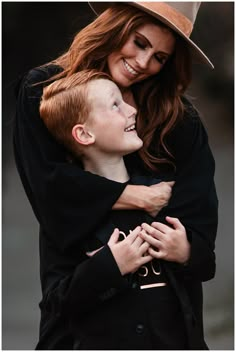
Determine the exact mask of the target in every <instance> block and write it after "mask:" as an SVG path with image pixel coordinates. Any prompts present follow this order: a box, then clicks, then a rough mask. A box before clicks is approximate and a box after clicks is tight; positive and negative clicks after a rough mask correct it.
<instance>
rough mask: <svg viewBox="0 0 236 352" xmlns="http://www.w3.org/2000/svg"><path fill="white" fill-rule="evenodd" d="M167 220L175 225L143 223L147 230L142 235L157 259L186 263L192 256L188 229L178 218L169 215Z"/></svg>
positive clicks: (150, 251) (152, 254) (150, 252)
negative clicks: (187, 233)
mask: <svg viewBox="0 0 236 352" xmlns="http://www.w3.org/2000/svg"><path fill="white" fill-rule="evenodd" d="M166 220H167V221H168V222H169V223H170V224H171V225H172V226H173V227H169V226H167V225H165V224H162V223H160V222H153V223H152V224H151V225H148V224H146V223H144V224H142V228H143V229H144V230H145V232H146V233H145V232H141V233H140V235H139V236H140V237H141V238H142V239H143V240H144V241H146V242H148V243H149V244H150V248H149V249H148V253H149V254H150V255H151V256H152V257H153V258H157V259H164V260H167V261H171V262H177V263H180V264H185V263H187V262H188V260H189V258H190V250H191V245H190V243H189V242H188V239H187V235H186V230H185V228H184V226H183V225H182V224H181V222H180V221H179V220H178V219H177V218H172V217H169V216H167V217H166Z"/></svg>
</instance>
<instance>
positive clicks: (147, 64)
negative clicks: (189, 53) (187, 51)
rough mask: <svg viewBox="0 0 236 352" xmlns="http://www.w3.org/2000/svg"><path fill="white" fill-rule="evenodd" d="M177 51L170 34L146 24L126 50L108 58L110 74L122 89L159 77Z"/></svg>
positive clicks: (131, 39) (122, 49) (123, 48)
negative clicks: (158, 74) (154, 76)
mask: <svg viewBox="0 0 236 352" xmlns="http://www.w3.org/2000/svg"><path fill="white" fill-rule="evenodd" d="M174 49H175V37H174V35H173V33H172V32H171V31H170V30H167V29H163V28H162V27H160V26H158V25H156V24H153V23H146V24H144V25H142V26H140V27H138V28H137V30H136V31H134V32H132V33H131V34H130V36H129V37H128V39H127V41H126V43H125V44H124V45H123V47H122V48H120V49H118V50H117V51H115V52H113V53H111V54H110V55H109V56H108V60H107V63H108V69H109V72H110V74H111V76H112V78H113V80H114V81H115V83H117V84H118V86H119V87H120V88H127V87H130V86H131V85H132V84H134V83H137V82H139V81H142V80H144V79H146V78H148V77H150V76H153V75H156V74H157V73H158V72H159V71H160V70H161V69H162V68H163V66H164V64H165V63H166V61H167V60H168V58H169V57H170V56H171V54H172V53H173V51H174Z"/></svg>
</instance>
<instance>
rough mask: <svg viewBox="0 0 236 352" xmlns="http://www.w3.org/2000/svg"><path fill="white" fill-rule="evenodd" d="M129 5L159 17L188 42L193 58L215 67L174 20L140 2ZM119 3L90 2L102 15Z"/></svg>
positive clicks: (94, 10)
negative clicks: (171, 20)
mask: <svg viewBox="0 0 236 352" xmlns="http://www.w3.org/2000/svg"><path fill="white" fill-rule="evenodd" d="M125 3H126V4H128V5H131V6H134V7H137V8H138V9H140V10H142V11H144V12H146V13H148V14H149V15H151V16H153V17H155V18H157V19H158V20H159V21H161V22H162V23H164V24H165V25H167V26H168V27H170V28H171V29H172V30H173V31H174V32H176V33H177V34H179V35H180V36H181V37H182V38H183V39H184V40H185V41H186V43H187V44H188V45H189V48H190V52H191V53H192V56H193V58H194V59H195V60H196V61H197V62H201V63H203V64H206V65H207V66H208V67H210V68H211V69H213V68H214V65H213V64H212V62H211V61H210V60H209V58H208V57H207V56H206V55H205V54H204V52H203V51H202V50H201V49H200V48H199V47H198V46H197V45H196V44H195V43H194V42H193V41H192V40H191V39H190V38H189V37H187V36H186V35H185V34H184V33H183V32H182V31H181V30H180V29H179V28H177V27H176V26H175V25H174V24H173V23H172V22H170V21H169V20H168V19H166V18H165V17H163V16H162V15H160V14H158V13H156V12H153V11H152V10H150V9H148V8H146V7H144V6H143V5H141V4H140V3H138V2H125ZM114 4H117V2H114V1H106V2H100V1H98V2H89V5H90V7H91V9H92V10H93V12H94V13H95V14H96V15H100V14H101V13H102V12H104V11H105V10H107V9H108V8H109V7H111V6H112V5H114Z"/></svg>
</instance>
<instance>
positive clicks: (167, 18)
mask: <svg viewBox="0 0 236 352" xmlns="http://www.w3.org/2000/svg"><path fill="white" fill-rule="evenodd" d="M115 3H116V2H111V1H106V2H100V1H97V2H89V5H90V7H91V8H92V10H93V11H94V12H95V14H96V15H100V14H101V13H102V12H103V11H105V10H106V9H108V8H109V7H111V6H112V5H114V4H115ZM117 3H120V4H122V3H126V4H128V5H131V6H134V7H137V8H138V9H140V10H142V11H144V12H146V13H148V14H149V15H151V16H153V17H155V18H157V19H158V20H159V21H161V22H163V23H164V24H165V25H167V26H168V27H170V28H171V29H172V30H173V31H175V32H176V33H178V34H179V35H180V36H181V37H182V38H184V40H185V41H186V43H187V44H188V45H189V48H190V52H191V53H192V55H193V58H194V59H195V60H196V61H197V62H201V63H204V64H206V65H208V66H209V67H210V68H214V65H213V64H212V62H211V61H210V60H209V58H208V57H207V56H206V55H205V54H204V52H203V51H202V50H201V49H200V48H199V47H198V46H197V45H196V44H195V43H194V42H193V41H192V40H191V39H190V34H191V33H192V30H193V26H194V22H195V19H196V17H197V13H198V10H199V7H200V5H201V2H190V1H187V2H180V1H174V2H156V1H155V2H136V1H132V2H117Z"/></svg>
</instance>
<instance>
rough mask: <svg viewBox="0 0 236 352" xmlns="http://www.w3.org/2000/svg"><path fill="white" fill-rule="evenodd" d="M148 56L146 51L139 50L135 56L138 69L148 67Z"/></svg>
mask: <svg viewBox="0 0 236 352" xmlns="http://www.w3.org/2000/svg"><path fill="white" fill-rule="evenodd" d="M149 60H150V57H149V55H148V53H147V52H141V53H139V55H138V56H137V57H136V63H137V65H138V66H139V67H140V69H142V70H145V69H147V67H148V64H149Z"/></svg>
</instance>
